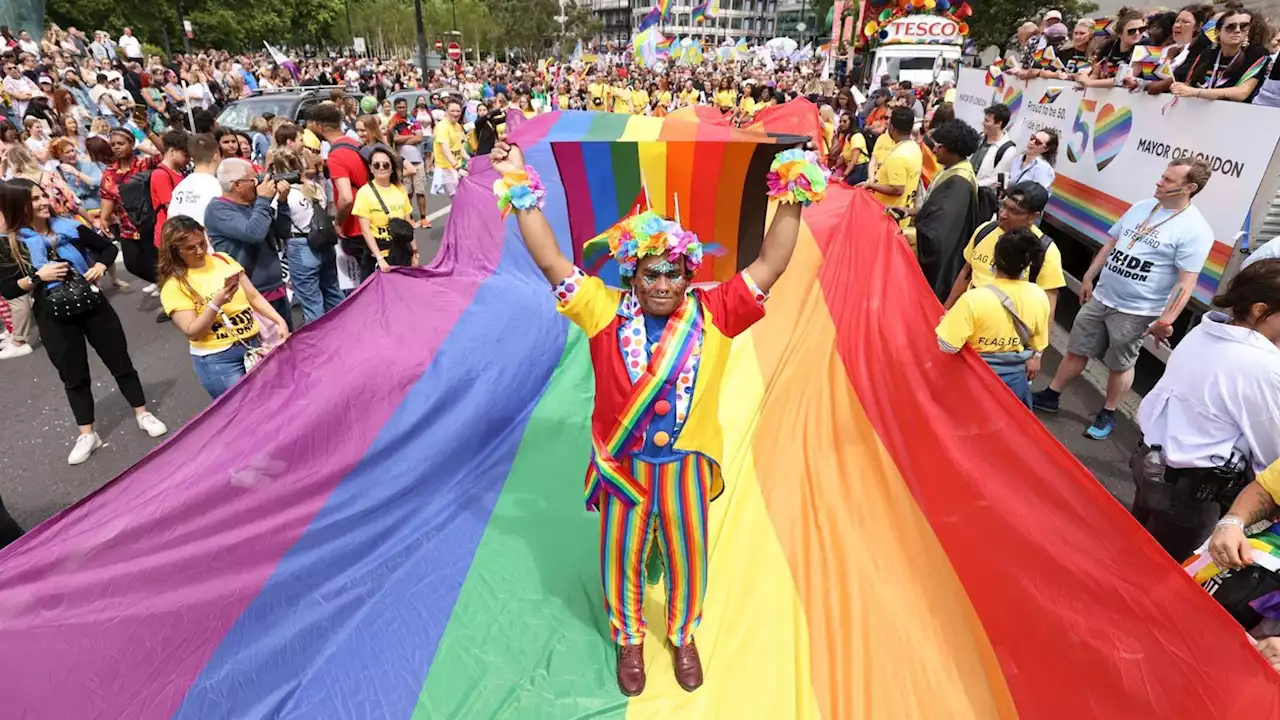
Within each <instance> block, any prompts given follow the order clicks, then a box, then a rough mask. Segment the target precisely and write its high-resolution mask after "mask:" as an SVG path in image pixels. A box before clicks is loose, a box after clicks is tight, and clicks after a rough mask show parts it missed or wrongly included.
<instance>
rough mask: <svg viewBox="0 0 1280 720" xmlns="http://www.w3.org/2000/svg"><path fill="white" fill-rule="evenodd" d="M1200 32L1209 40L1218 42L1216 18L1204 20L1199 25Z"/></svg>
mask: <svg viewBox="0 0 1280 720" xmlns="http://www.w3.org/2000/svg"><path fill="white" fill-rule="evenodd" d="M1200 32H1202V33H1204V36H1205V37H1207V38H1209V42H1211V43H1216V42H1218V18H1211V19H1209V20H1206V21H1205V23H1204V25H1201V26H1200Z"/></svg>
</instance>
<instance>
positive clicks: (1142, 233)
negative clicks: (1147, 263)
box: [1128, 203, 1191, 250]
mask: <svg viewBox="0 0 1280 720" xmlns="http://www.w3.org/2000/svg"><path fill="white" fill-rule="evenodd" d="M1160 207H1161V205H1160V203H1156V206H1155V207H1153V208H1151V212H1149V213H1147V219H1146V220H1143V221H1142V224H1141V225H1139V226H1138V229H1137V231H1136V232H1135V233H1134V235H1133V239H1132V240H1130V241H1129V248H1128V249H1130V250H1132V249H1133V246H1134V245H1137V244H1138V238H1141V237H1146V236H1147V235H1150V234H1151V233H1153V232H1155V231H1156V230H1158V229H1159V228H1160V226H1161V225H1164V224H1165V223H1167V222H1169V221H1170V220H1172V219H1174V218H1176V217H1178V216H1179V215H1181V214H1182V213H1183V211H1185V210H1186V209H1187V208H1189V207H1191V204H1190V203H1188V204H1187V205H1185V206H1183V207H1182V209H1180V210H1178V211H1177V212H1175V213H1174V214H1172V215H1170V216H1169V217H1167V218H1165V219H1163V220H1161V221H1160V222H1158V223H1156V224H1155V225H1148V224H1147V223H1149V222H1151V218H1153V217H1155V216H1156V211H1157V210H1159V209H1160Z"/></svg>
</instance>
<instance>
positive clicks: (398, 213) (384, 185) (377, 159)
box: [351, 148, 413, 274]
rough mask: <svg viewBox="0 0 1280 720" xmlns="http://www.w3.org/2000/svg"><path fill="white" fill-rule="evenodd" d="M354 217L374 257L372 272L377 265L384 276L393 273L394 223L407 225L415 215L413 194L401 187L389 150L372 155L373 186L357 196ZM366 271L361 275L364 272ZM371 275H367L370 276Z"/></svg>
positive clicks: (393, 157) (369, 269)
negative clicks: (386, 273) (411, 200)
mask: <svg viewBox="0 0 1280 720" xmlns="http://www.w3.org/2000/svg"><path fill="white" fill-rule="evenodd" d="M351 214H352V215H354V216H356V217H357V218H360V232H361V234H362V235H364V242H365V245H367V246H368V248H369V252H370V254H371V256H372V257H373V260H372V262H369V263H367V266H368V271H369V272H372V270H373V268H372V265H373V264H374V263H376V264H377V266H378V269H379V270H381V271H382V272H388V271H389V270H391V263H390V262H388V261H387V257H388V256H389V255H390V254H391V228H390V226H391V220H392V219H393V218H400V219H401V220H404V221H405V222H408V221H409V218H410V217H411V216H412V214H413V206H412V205H411V204H410V203H409V194H408V193H406V192H405V191H404V186H403V185H401V184H400V170H399V166H398V164H397V163H396V158H395V156H394V155H392V154H391V153H390V152H388V151H387V149H386V148H377V149H375V150H374V151H373V153H372V154H370V155H369V182H367V183H365V184H364V185H363V186H362V187H361V188H360V189H359V190H358V191H357V192H356V201H355V204H353V205H352V206H351ZM364 271H365V270H364V268H362V270H361V272H364ZM366 274H367V273H366Z"/></svg>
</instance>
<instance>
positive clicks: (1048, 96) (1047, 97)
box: [1040, 87, 1062, 105]
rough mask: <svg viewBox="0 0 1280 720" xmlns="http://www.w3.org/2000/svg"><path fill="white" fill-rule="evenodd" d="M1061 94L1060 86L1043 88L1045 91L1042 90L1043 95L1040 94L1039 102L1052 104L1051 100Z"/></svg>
mask: <svg viewBox="0 0 1280 720" xmlns="http://www.w3.org/2000/svg"><path fill="white" fill-rule="evenodd" d="M1061 94H1062V88H1060V87H1051V88H1049V89H1048V90H1045V91H1044V95H1041V96H1040V104H1041V105H1052V104H1053V101H1054V100H1057V99H1058V96H1059V95H1061Z"/></svg>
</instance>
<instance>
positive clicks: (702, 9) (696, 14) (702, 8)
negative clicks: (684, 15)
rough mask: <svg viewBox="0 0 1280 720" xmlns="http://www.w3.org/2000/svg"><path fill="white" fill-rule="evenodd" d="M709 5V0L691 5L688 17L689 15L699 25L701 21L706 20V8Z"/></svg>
mask: <svg viewBox="0 0 1280 720" xmlns="http://www.w3.org/2000/svg"><path fill="white" fill-rule="evenodd" d="M710 7H711V0H703V1H702V2H700V3H698V4H697V5H694V6H693V10H691V11H690V12H689V17H691V18H692V19H693V21H694V22H695V23H698V24H699V25H701V24H702V23H704V22H706V21H707V10H708V9H709V8H710Z"/></svg>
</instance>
